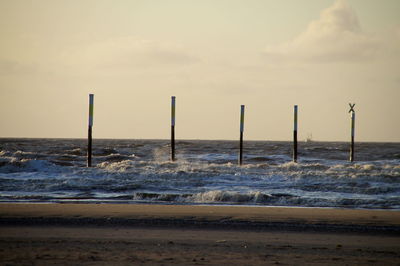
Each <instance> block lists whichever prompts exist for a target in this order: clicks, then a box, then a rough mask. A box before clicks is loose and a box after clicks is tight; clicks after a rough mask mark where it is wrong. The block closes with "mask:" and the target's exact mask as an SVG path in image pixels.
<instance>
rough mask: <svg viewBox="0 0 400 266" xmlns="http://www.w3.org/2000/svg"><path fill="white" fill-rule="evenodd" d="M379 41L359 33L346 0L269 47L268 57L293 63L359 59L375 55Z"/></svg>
mask: <svg viewBox="0 0 400 266" xmlns="http://www.w3.org/2000/svg"><path fill="white" fill-rule="evenodd" d="M379 45H380V43H379V42H378V41H377V40H376V39H375V38H374V37H373V36H370V35H367V34H365V33H363V32H362V30H361V27H360V23H359V21H358V18H357V15H356V14H355V12H354V11H353V9H352V8H351V7H350V6H349V5H348V3H347V1H346V0H337V1H336V2H335V3H334V4H333V5H332V6H331V7H329V8H327V9H325V10H323V11H322V12H321V14H320V17H319V19H318V20H315V21H312V22H311V23H310V24H309V25H308V28H307V29H306V30H305V31H304V32H302V33H301V34H300V35H298V36H297V37H296V38H294V39H293V40H292V41H289V42H286V43H283V44H281V45H278V46H269V47H267V48H266V49H265V54H266V55H267V56H268V58H269V59H271V60H273V59H275V60H284V61H295V62H319V63H322V62H325V63H328V62H359V61H365V60H370V59H372V58H374V56H375V55H376V53H377V51H378V49H379Z"/></svg>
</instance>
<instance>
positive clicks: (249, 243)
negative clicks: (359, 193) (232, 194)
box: [0, 203, 400, 265]
mask: <svg viewBox="0 0 400 266" xmlns="http://www.w3.org/2000/svg"><path fill="white" fill-rule="evenodd" d="M0 224H1V226H0V264H2V265H32V264H33V265H136V264H138V265H141V264H149V265H166V264H180V265H221V264H223V263H227V262H229V263H230V264H234V265H269V264H271V265H275V264H279V265H346V264H347V265H368V264H369V265H399V264H400V212H398V211H383V210H349V209H323V208H279V207H244V206H192V205H141V204H136V205H134V204H129V205H128V204H32V203H30V204H11V203H10V204H8V203H7V204H6V203H4V204H0Z"/></svg>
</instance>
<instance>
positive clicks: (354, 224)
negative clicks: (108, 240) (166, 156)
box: [0, 203, 400, 235]
mask: <svg viewBox="0 0 400 266" xmlns="http://www.w3.org/2000/svg"><path fill="white" fill-rule="evenodd" d="M0 225H3V226H4V225H64V226H65V225H75V226H76V225H80V226H85V225H97V226H117V225H118V226H136V227H137V226H141V227H143V226H153V227H190V228H215V229H243V230H291V231H303V230H307V231H325V232H349V231H351V232H358V233H382V234H388V233H389V234H396V235H400V211H396V210H366V209H336V208H304V207H275V206H272V207H266V206H238V205H234V206H231V205H229V206H227V205H157V204H108V203H107V204H86V203H84V204H82V203H79V204H76V203H75V204H71V203H61V204H60V203H0Z"/></svg>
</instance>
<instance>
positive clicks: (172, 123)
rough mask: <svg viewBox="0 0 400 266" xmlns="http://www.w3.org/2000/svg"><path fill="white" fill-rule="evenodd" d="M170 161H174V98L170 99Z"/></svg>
mask: <svg viewBox="0 0 400 266" xmlns="http://www.w3.org/2000/svg"><path fill="white" fill-rule="evenodd" d="M171 161H175V96H172V97H171Z"/></svg>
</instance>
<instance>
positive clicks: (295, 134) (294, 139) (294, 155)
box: [293, 105, 297, 162]
mask: <svg viewBox="0 0 400 266" xmlns="http://www.w3.org/2000/svg"><path fill="white" fill-rule="evenodd" d="M293 162H297V105H295V106H294V128H293Z"/></svg>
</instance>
